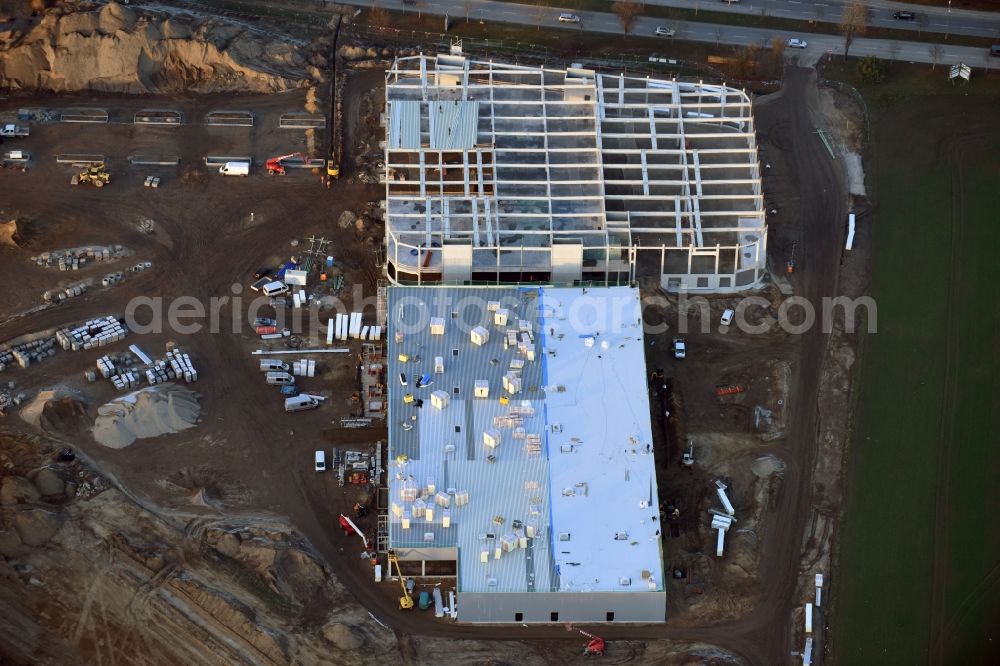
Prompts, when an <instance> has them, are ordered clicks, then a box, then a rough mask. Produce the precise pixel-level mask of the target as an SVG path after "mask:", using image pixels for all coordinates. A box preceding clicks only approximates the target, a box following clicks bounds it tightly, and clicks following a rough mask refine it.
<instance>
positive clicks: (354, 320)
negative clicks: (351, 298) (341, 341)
mask: <svg viewBox="0 0 1000 666" xmlns="http://www.w3.org/2000/svg"><path fill="white" fill-rule="evenodd" d="M361 326H362V324H361V313H360V312H352V313H351V317H350V325H349V327H348V334H349V335H350V336H351V337H352V338H355V339H357V338H360V337H361Z"/></svg>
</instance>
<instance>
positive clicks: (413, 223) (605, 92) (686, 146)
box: [383, 55, 767, 292]
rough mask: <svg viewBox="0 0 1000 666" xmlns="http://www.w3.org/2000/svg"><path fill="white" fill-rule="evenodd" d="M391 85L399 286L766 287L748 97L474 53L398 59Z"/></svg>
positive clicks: (393, 250) (390, 265)
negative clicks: (652, 280)
mask: <svg viewBox="0 0 1000 666" xmlns="http://www.w3.org/2000/svg"><path fill="white" fill-rule="evenodd" d="M386 77H387V78H386V111H385V115H384V116H383V122H384V126H385V130H386V140H385V173H384V179H385V187H386V249H387V262H386V264H387V274H388V278H389V280H390V281H392V282H393V283H396V284H468V283H518V282H550V283H558V284H564V283H576V282H580V281H590V282H597V283H603V284H623V283H631V282H634V281H635V280H636V278H637V277H649V276H658V277H659V279H660V281H661V283H662V285H663V287H664V288H666V289H668V290H671V291H677V290H681V289H684V290H690V291H701V292H726V291H740V290H744V289H748V288H751V287H753V286H755V285H757V284H758V283H759V282H760V280H761V279H762V278H763V276H764V272H765V263H766V245H767V230H766V225H765V214H764V207H763V197H762V194H761V184H760V166H759V163H758V155H757V144H756V138H755V134H754V121H753V116H752V112H751V102H750V99H749V97H748V96H747V94H746V93H745V92H743V91H741V90H736V89H733V88H729V87H726V86H724V85H714V84H706V83H702V82H681V81H666V80H656V79H651V78H635V77H626V76H624V75H611V74H603V73H597V72H595V71H594V70H590V69H584V68H581V67H570V68H566V69H552V68H547V67H533V66H523V65H509V64H503V63H496V62H479V61H473V60H468V59H466V58H465V57H463V56H460V55H438V56H426V55H421V56H414V57H407V58H397V59H396V61H395V62H394V63H393V66H392V67H391V68H390V69H389V70H388V72H387V75H386Z"/></svg>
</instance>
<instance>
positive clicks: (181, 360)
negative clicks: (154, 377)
mask: <svg viewBox="0 0 1000 666" xmlns="http://www.w3.org/2000/svg"><path fill="white" fill-rule="evenodd" d="M167 363H169V364H170V369H171V370H172V371H173V373H174V375H175V376H176V377H178V378H181V377H183V378H184V381H185V382H187V383H188V384H190V383H192V382H196V381H198V371H197V370H195V369H194V365H192V364H191V357H190V356H189V355H188V354H186V353H184V352H183V351H181V349H180V348H179V347H174V348H173V349H168V350H167Z"/></svg>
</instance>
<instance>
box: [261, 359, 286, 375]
mask: <svg viewBox="0 0 1000 666" xmlns="http://www.w3.org/2000/svg"><path fill="white" fill-rule="evenodd" d="M288 367H289V366H288V364H287V363H285V362H284V361H279V360H278V359H276V358H262V359H261V360H260V369H261V371H263V372H288Z"/></svg>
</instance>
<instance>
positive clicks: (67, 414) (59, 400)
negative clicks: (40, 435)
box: [21, 386, 87, 430]
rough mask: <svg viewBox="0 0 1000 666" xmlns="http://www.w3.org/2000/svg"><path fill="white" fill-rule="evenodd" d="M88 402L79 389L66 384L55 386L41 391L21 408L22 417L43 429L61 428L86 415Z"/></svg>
mask: <svg viewBox="0 0 1000 666" xmlns="http://www.w3.org/2000/svg"><path fill="white" fill-rule="evenodd" d="M86 413H87V406H86V402H85V401H84V399H83V396H82V395H81V394H80V392H79V391H75V390H73V389H70V388H67V387H65V386H54V387H52V388H48V389H45V390H43V391H39V392H38V395H36V396H35V397H34V398H33V399H32V400H31V401H30V402H28V403H27V404H25V406H24V407H23V408H22V409H21V418H22V419H24V420H25V421H26V422H28V423H30V424H31V425H33V426H35V427H36V428H40V429H42V430H59V429H61V426H63V425H72V422H73V421H75V420H76V419H78V418H81V417H83V416H85V415H86Z"/></svg>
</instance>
